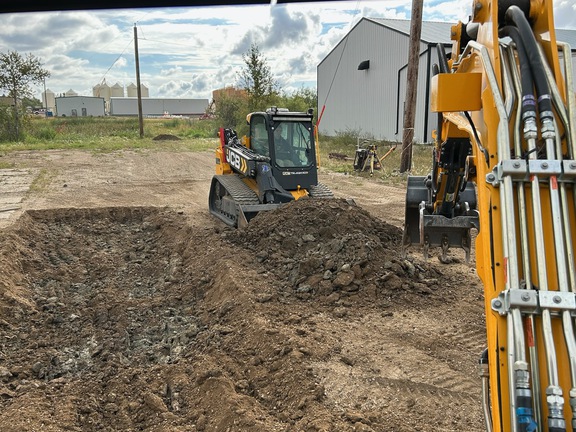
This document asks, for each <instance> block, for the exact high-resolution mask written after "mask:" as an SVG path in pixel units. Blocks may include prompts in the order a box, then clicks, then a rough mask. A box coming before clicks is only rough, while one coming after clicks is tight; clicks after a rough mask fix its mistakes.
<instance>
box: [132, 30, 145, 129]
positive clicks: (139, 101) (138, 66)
mask: <svg viewBox="0 0 576 432" xmlns="http://www.w3.org/2000/svg"><path fill="white" fill-rule="evenodd" d="M134 58H135V59H136V87H137V89H136V91H137V94H138V123H139V125H140V138H144V118H143V116H142V89H141V88H140V58H139V57H138V30H137V28H136V24H134Z"/></svg>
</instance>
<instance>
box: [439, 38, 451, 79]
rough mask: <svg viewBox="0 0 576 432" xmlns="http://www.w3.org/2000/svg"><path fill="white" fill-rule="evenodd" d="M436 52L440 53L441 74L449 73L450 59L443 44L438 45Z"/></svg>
mask: <svg viewBox="0 0 576 432" xmlns="http://www.w3.org/2000/svg"><path fill="white" fill-rule="evenodd" d="M436 51H437V53H438V66H439V67H440V73H449V72H450V71H449V70H448V57H447V56H446V50H445V49H444V45H443V44H436Z"/></svg>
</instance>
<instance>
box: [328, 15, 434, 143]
mask: <svg viewBox="0 0 576 432" xmlns="http://www.w3.org/2000/svg"><path fill="white" fill-rule="evenodd" d="M408 47H409V38H408V37H407V36H406V35H405V34H402V33H400V32H398V31H395V30H392V29H388V28H386V27H383V26H381V25H378V24H376V23H374V22H372V21H370V20H367V19H363V20H361V21H360V22H359V23H358V24H357V25H356V27H355V28H354V29H353V30H352V31H351V32H350V33H348V35H347V36H346V38H345V39H343V40H342V41H341V42H340V44H338V46H337V47H336V48H335V49H334V50H333V51H332V52H331V53H330V55H329V56H328V57H326V58H325V59H324V61H323V62H322V63H321V64H320V65H319V66H318V104H319V109H322V107H323V106H324V105H325V108H324V113H323V116H322V119H321V123H320V132H321V133H323V134H326V135H335V134H337V133H338V132H345V131H354V132H356V133H358V134H360V135H361V136H363V137H374V138H377V139H386V140H390V141H397V140H399V139H400V140H401V135H400V138H398V135H397V134H396V130H397V124H398V122H397V109H398V102H399V101H398V91H399V79H398V78H399V74H401V73H402V69H405V68H406V65H407V61H408ZM427 48H428V46H427V45H426V44H421V52H422V51H425V50H426V49H427ZM343 50H344V53H342V51H343ZM340 58H341V60H340ZM363 60H370V69H368V70H365V71H359V70H358V65H359V64H360V62H362V61H363ZM338 62H340V64H338ZM420 73H422V74H423V72H420ZM331 83H332V88H331V89H330V85H331ZM424 83H425V81H424ZM404 88H405V87H404ZM424 90H425V89H424V88H422V89H421V88H419V89H418V94H419V99H422V96H423V93H424ZM400 91H402V89H400ZM424 99H425V98H424ZM401 100H402V101H403V100H404V95H403V94H402V95H401ZM420 103H421V104H423V103H424V100H423V101H421V102H420ZM420 129H423V128H420ZM420 135H422V134H420ZM422 138H423V137H422V136H418V137H417V139H418V140H421V139H422Z"/></svg>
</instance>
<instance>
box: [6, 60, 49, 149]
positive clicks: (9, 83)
mask: <svg viewBox="0 0 576 432" xmlns="http://www.w3.org/2000/svg"><path fill="white" fill-rule="evenodd" d="M49 76H50V72H48V71H47V70H45V69H43V68H42V64H41V63H40V60H38V58H36V57H34V56H33V55H32V54H27V55H26V56H25V57H23V56H21V55H20V54H19V53H18V52H16V51H8V53H0V90H4V91H7V92H8V97H10V99H11V100H12V104H11V107H10V108H11V111H12V113H11V116H7V117H6V121H7V124H6V128H5V129H6V135H7V138H8V139H11V140H14V141H15V140H18V139H20V138H21V134H22V131H21V116H20V111H21V103H20V102H21V100H22V99H23V98H25V97H31V96H32V90H31V88H30V86H31V85H32V84H34V83H41V82H42V81H43V80H44V79H45V78H47V77H49Z"/></svg>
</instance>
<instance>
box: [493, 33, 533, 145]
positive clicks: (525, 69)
mask: <svg viewBox="0 0 576 432" xmlns="http://www.w3.org/2000/svg"><path fill="white" fill-rule="evenodd" d="M499 34H500V36H501V37H504V36H508V37H510V38H511V39H512V40H513V41H514V43H515V44H516V51H517V53H518V59H519V62H520V80H521V89H522V105H521V107H522V111H521V113H522V120H523V122H524V125H525V129H524V130H525V131H526V126H528V124H530V123H531V122H534V123H533V125H534V126H535V122H536V98H535V97H534V80H533V77H532V70H531V68H530V63H529V58H528V54H527V53H526V48H525V46H524V42H523V40H522V37H521V36H520V31H519V30H518V28H517V27H514V26H510V25H509V26H505V27H502V28H501V29H500V31H499ZM517 156H520V155H517Z"/></svg>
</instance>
